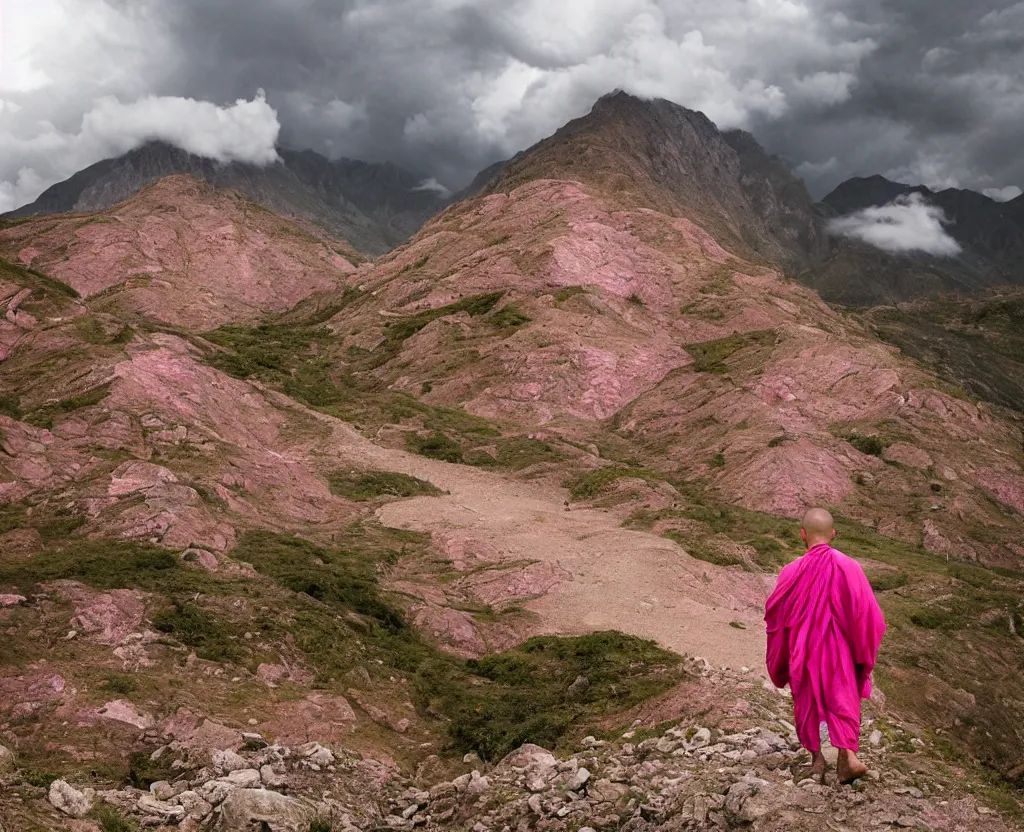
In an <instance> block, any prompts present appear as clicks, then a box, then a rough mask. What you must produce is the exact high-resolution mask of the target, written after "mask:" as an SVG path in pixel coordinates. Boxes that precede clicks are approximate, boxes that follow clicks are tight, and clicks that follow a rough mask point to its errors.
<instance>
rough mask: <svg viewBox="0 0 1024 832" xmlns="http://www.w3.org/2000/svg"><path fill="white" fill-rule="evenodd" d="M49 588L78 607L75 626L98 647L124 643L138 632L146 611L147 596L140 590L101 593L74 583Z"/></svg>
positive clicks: (73, 619) (72, 622) (57, 583)
mask: <svg viewBox="0 0 1024 832" xmlns="http://www.w3.org/2000/svg"><path fill="white" fill-rule="evenodd" d="M45 588H46V589H48V590H50V591H52V592H54V593H55V594H57V595H59V596H61V597H62V598H64V599H66V600H68V601H70V602H71V603H73V604H74V605H75V615H74V617H73V618H72V619H71V622H70V623H71V626H72V627H75V628H78V629H81V630H82V631H83V632H84V633H85V635H86V636H87V637H88V639H89V640H90V641H93V642H95V643H96V644H107V645H116V644H121V643H122V642H123V641H124V640H125V639H126V638H127V637H128V635H129V634H130V633H133V632H135V631H136V630H138V628H139V626H140V625H141V624H142V618H143V616H144V614H145V611H146V596H145V594H143V593H142V592H139V591H138V590H133V589H114V590H111V591H110V592H97V591H96V590H93V589H90V588H89V587H86V586H83V585H82V584H79V583H75V582H74V581H57V582H55V583H52V584H47V585H45Z"/></svg>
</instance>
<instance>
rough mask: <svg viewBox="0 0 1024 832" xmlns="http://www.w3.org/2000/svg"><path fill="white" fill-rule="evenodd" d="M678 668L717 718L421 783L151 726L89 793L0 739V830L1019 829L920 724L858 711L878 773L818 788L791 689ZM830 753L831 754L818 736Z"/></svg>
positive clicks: (328, 758)
mask: <svg viewBox="0 0 1024 832" xmlns="http://www.w3.org/2000/svg"><path fill="white" fill-rule="evenodd" d="M689 664H690V668H691V670H694V671H695V672H699V673H700V674H701V676H702V689H703V690H704V691H705V693H706V694H707V695H708V696H710V698H711V699H714V698H715V697H720V698H721V699H720V701H719V702H718V705H719V706H721V705H725V706H726V709H725V710H722V711H720V713H721V714H723V716H722V717H721V718H719V717H716V716H714V715H713V713H712V712H714V711H716V710H717V709H716V708H714V707H712V708H705V709H704V710H705V712H706V713H707V714H708V720H707V724H703V725H702V724H698V723H696V722H692V723H691V724H687V723H686V722H678V723H675V722H673V723H669V724H668V725H665V724H662V725H658V726H656V727H646V726H645V725H644V722H645V720H644V719H637V720H636V721H635V723H634V725H633V726H632V727H630V728H629V729H628V730H626V731H625V732H622V731H621V729H620V730H615V731H610V730H609V731H606V732H602V736H605V737H606V738H605V739H598V738H597V737H595V736H593V735H591V736H587V737H585V738H583V739H582V740H581V741H580V742H578V743H576V744H575V747H576V750H574V751H573V752H572V753H568V752H565V753H561V754H559V755H556V754H553V753H551V752H550V751H547V750H545V749H543V748H541V747H539V746H536V745H524V746H522V747H520V748H519V749H517V750H516V751H514V752H513V753H511V754H509V755H508V756H506V757H505V758H504V759H502V760H501V761H500V762H498V763H497V764H495V765H487V764H484V763H483V762H482V761H481V760H480V759H479V758H478V757H477V756H476V755H474V754H470V755H467V756H466V758H465V759H464V761H463V762H464V764H465V766H466V767H467V768H468V769H469V770H468V771H466V773H463V774H461V775H459V776H458V777H455V778H454V779H452V780H440V781H439V782H438V781H437V780H436V778H433V779H434V782H431V779H432V778H431V777H430V771H431V770H432V765H431V764H434V768H436V769H437V770H439V769H440V760H439V759H438V758H436V757H432V758H428V760H427V762H426V763H425V764H422V765H421V766H420V769H419V772H418V773H417V776H416V777H413V778H410V777H406V776H403V775H402V774H401V773H400V772H399V769H398V767H397V766H395V765H394V764H393V763H391V762H390V761H386V762H382V761H378V760H374V759H372V758H370V757H369V756H367V755H363V754H359V753H356V752H352V751H350V750H346V749H344V748H340V747H334V748H328V747H325V746H324V745H321V744H320V743H318V742H308V743H305V744H302V745H298V746H292V747H289V746H284V745H280V744H269V743H268V742H267V740H265V739H264V738H263V737H262V736H260V735H259V734H255V733H245V732H241V731H238V732H236V733H235V735H234V740H235V741H234V742H230V743H226V744H225V743H221V744H222V745H226V746H227V747H223V748H217V747H211V748H207V749H196V748H195V747H194V746H193V745H190V744H189V743H185V742H181V741H179V740H177V739H175V737H174V736H173V735H169V734H167V735H164V736H158V732H154V731H150V732H147V733H146V734H145V735H144V736H143V737H142V738H141V739H143V740H148V741H149V742H150V743H151V745H152V744H153V743H158V744H157V745H156V747H155V749H154V750H153V751H152V752H151V753H150V754H149V759H148V764H140V763H136V768H134V769H133V771H134V772H135V773H136V775H137V776H138V777H140V778H142V779H141V780H140V781H139V782H138V785H139V786H142V787H141V788H136V787H130V788H121V789H108V790H102V789H101V790H96V789H93V788H89V787H86V786H85V784H83V783H81V782H68V781H66V780H63V779H59V780H55V781H53V782H52V783H50V784H49V785H48V786H46V785H44V784H38V783H36V784H34V785H33V784H30V783H28V782H26V775H25V774H24V773H23V772H20V771H19V770H18V767H17V761H16V759H15V757H14V755H13V754H12V753H11V752H9V751H7V750H6V749H0V769H6V771H5V772H4V773H3V774H2V775H0V784H2V786H3V790H2V791H0V794H6V795H7V797H5V798H4V800H3V802H0V810H2V811H3V812H4V814H3V820H2V821H0V830H3V832H15V831H16V830H18V831H19V832H20V830H23V829H37V828H43V829H67V830H74V832H99V830H102V831H103V832H109V830H128V829H133V828H135V825H136V824H137V825H138V826H141V827H143V828H149V829H154V828H155V829H158V830H165V832H170V830H180V832H199V830H220V831H221V832H250V830H261V832H262V831H263V830H268V831H269V832H313V830H316V831H317V832H327V830H343V831H345V832H352V831H353V830H371V829H372V830H396V832H398V831H403V832H404V830H410V831H411V830H414V829H424V830H433V829H460V830H472V832H487V831H488V830H502V832H511V830H523V831H525V830H552V832H562V830H573V832H585V830H587V829H591V830H629V832H646V830H703V829H751V830H754V831H755V832H772V831H773V830H779V831H780V832H781V830H810V829H829V830H835V831H836V832H842V831H843V830H847V831H848V832H855V830H867V829H890V828H892V829H918V830H934V832H940V831H941V832H954V831H959V830H963V832H967V830H971V832H974V830H978V832H982V831H987V832H1001V831H1002V830H1009V829H1013V828H1019V827H1015V826H1014V825H1013V819H1007V818H1004V817H1001V816H1000V814H999V813H998V812H997V811H996V810H995V809H993V808H990V806H989V805H987V804H988V803H990V802H992V801H993V800H998V796H999V793H998V792H992V793H989V794H986V795H984V796H983V797H979V796H977V795H975V794H972V793H968V792H965V790H964V785H963V782H962V780H961V779H960V778H959V777H958V770H957V769H956V768H955V767H952V766H949V765H947V764H945V763H943V762H941V761H940V760H939V757H938V755H937V752H936V750H935V749H934V748H933V747H932V744H931V743H930V742H929V743H926V742H925V741H924V740H922V739H921V738H919V737H917V736H916V735H915V734H914V731H913V729H911V728H909V727H906V726H897V725H894V724H893V723H891V722H889V721H887V720H886V719H885V718H883V717H880V716H878V714H877V713H875V711H876V709H877V707H878V706H877V704H872V705H871V706H869V708H870V709H871V710H872V712H873V713H875V715H874V716H872V717H868V716H865V720H864V721H865V728H864V737H865V747H864V748H863V749H862V753H861V756H862V758H863V759H864V760H865V761H866V762H867V763H868V764H869V765H870V766H871V771H870V772H869V775H868V777H867V778H865V779H864V780H862V781H860V782H859V783H857V784H855V785H853V786H841V785H839V784H838V783H837V782H836V781H835V776H834V774H832V773H829V774H826V777H825V780H824V781H823V782H822V781H818V780H815V779H812V778H810V777H809V756H808V755H807V753H806V752H805V751H803V750H802V749H800V746H799V743H798V742H797V739H796V735H795V733H794V730H793V726H792V724H791V723H790V722H789V721H788V720H787V719H786V716H788V714H789V711H790V706H789V699H788V696H779V695H777V694H776V693H774V692H768V690H767V685H766V683H763V682H761V680H760V679H759V677H757V676H756V675H755V674H753V673H751V672H750V671H749V670H748V669H747V668H741V669H740V670H738V671H729V670H712V669H711V668H709V667H708V666H707V664H706V662H704V660H702V659H697V660H692V661H690V662H689ZM751 691H754V693H753V694H751ZM737 693H740V694H741V699H740V700H737V699H735V697H736V694H737ZM728 703H732V704H731V706H730V705H729V704H728ZM744 703H747V705H746V706H744ZM762 703H763V704H762ZM729 707H731V710H729ZM755 714H756V715H755ZM648 721H649V720H648ZM228 736H230V732H229V733H228ZM220 738H221V739H225V737H224V736H223V735H222V736H221V737H220ZM826 757H827V758H829V759H830V760H831V762H832V763H833V764H834V762H835V751H834V750H831V749H829V748H828V747H827V744H826ZM159 772H163V773H165V774H166V776H165V777H164V778H162V779H159V780H153V781H152V782H147V779H148V778H147V777H146V774H148V775H149V776H150V777H152V776H157V773H159ZM1003 808H1005V806H1004V807H1003ZM1008 821H1009V823H1008Z"/></svg>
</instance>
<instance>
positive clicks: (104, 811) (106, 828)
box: [89, 781, 155, 832]
mask: <svg viewBox="0 0 1024 832" xmlns="http://www.w3.org/2000/svg"><path fill="white" fill-rule="evenodd" d="M154 782H155V781H154ZM89 816H90V817H91V818H92V819H93V820H94V821H96V822H97V823H98V824H99V825H100V829H102V830H103V832H135V831H136V830H137V829H138V827H137V826H136V825H135V824H134V823H132V822H131V821H129V820H127V819H125V817H124V816H123V815H122V814H121V813H120V812H119V811H118V810H117V809H116V808H115V807H113V806H111V805H110V804H109V803H101V804H100V805H99V806H97V807H96V808H95V809H93V810H92V812H90V813H89Z"/></svg>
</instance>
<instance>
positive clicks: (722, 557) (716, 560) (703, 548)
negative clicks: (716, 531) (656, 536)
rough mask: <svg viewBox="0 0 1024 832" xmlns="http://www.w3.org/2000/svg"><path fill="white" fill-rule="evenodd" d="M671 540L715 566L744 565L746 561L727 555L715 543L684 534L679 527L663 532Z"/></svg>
mask: <svg viewBox="0 0 1024 832" xmlns="http://www.w3.org/2000/svg"><path fill="white" fill-rule="evenodd" d="M662 537H667V538H668V539H669V540H674V541H675V542H676V543H678V544H679V545H680V546H682V547H683V548H684V549H685V550H686V554H688V555H689V556H690V557H691V558H696V559H697V560H702V561H704V562H705V563H711V564H714V565H715V566H742V565H743V564H744V561H743V560H742V559H741V558H737V557H734V556H733V555H726V554H724V553H722V552H720V551H719V550H718V549H716V548H715V547H714V546H713V545H711V544H709V543H705V542H702V541H698V540H695V539H694V538H693V536H692V535H687V534H683V532H680V531H679V530H677V529H668V530H667V531H665V532H664V534H662Z"/></svg>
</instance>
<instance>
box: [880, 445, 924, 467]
mask: <svg viewBox="0 0 1024 832" xmlns="http://www.w3.org/2000/svg"><path fill="white" fill-rule="evenodd" d="M882 456H883V458H884V459H886V460H887V461H892V462H899V463H901V464H903V465H909V466H910V467H911V468H922V469H924V468H930V467H931V466H932V465H933V462H932V458H931V457H930V456H928V454H927V453H925V452H924V451H922V450H921V449H920V448H918V447H916V446H914V445H909V444H907V443H906V442H895V443H893V444H892V445H890V446H889V447H888V448H886V449H885V452H884V453H883V454H882Z"/></svg>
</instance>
